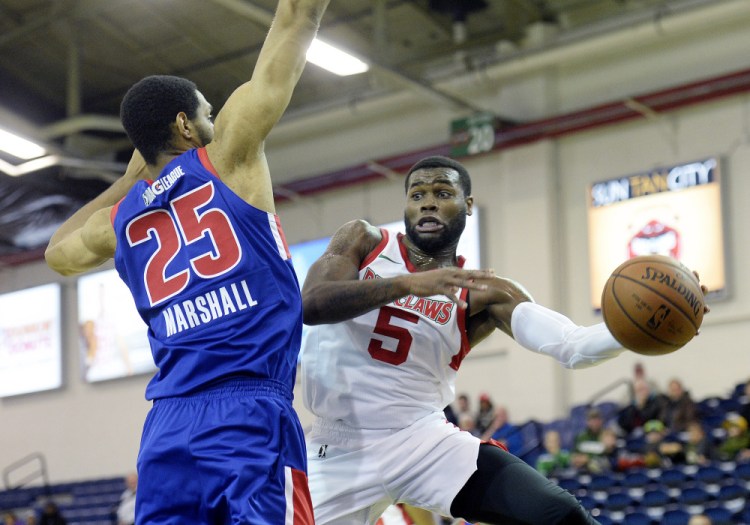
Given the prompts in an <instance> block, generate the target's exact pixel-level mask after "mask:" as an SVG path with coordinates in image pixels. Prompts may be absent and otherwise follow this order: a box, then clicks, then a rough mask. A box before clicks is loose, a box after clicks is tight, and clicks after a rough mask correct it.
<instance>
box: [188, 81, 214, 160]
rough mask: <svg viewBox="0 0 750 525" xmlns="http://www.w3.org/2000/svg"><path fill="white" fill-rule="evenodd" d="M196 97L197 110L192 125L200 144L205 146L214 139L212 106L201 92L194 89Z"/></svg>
mask: <svg viewBox="0 0 750 525" xmlns="http://www.w3.org/2000/svg"><path fill="white" fill-rule="evenodd" d="M196 95H197V97H198V110H197V111H196V114H195V118H194V119H193V121H192V122H193V125H194V126H195V130H196V132H197V133H198V139H199V140H200V141H201V146H205V145H206V144H208V143H209V142H211V141H212V140H213V139H214V121H213V116H212V114H211V113H212V112H213V106H211V104H209V103H208V101H207V100H206V97H204V96H203V93H201V92H200V91H196Z"/></svg>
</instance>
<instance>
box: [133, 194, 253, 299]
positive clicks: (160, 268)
mask: <svg viewBox="0 0 750 525" xmlns="http://www.w3.org/2000/svg"><path fill="white" fill-rule="evenodd" d="M213 196H214V185H213V184H211V183H210V182H207V183H206V184H204V185H203V186H200V187H198V188H196V189H194V190H193V191H191V192H189V193H186V194H184V195H180V196H179V197H177V198H176V199H174V200H172V201H171V202H170V205H171V206H172V212H173V213H172V214H170V213H169V212H167V211H166V210H156V211H151V212H148V213H145V214H143V215H140V216H138V217H136V218H135V219H133V220H132V221H130V223H129V224H128V226H127V228H126V235H127V239H128V243H129V244H130V246H137V245H139V244H140V243H142V242H145V241H148V240H151V239H154V240H155V241H156V250H155V251H154V253H153V254H152V255H151V257H150V258H149V260H148V262H147V263H146V269H145V271H144V284H145V287H146V293H147V294H148V298H149V302H150V303H151V306H154V305H157V304H159V303H160V302H162V301H164V300H166V299H169V298H170V297H173V296H174V295H176V294H178V293H180V292H181V291H182V290H184V289H185V287H186V286H187V285H188V282H189V280H190V270H189V269H188V268H184V269H182V270H179V271H177V272H175V273H173V274H172V275H169V276H168V275H167V265H169V263H170V262H172V260H173V259H174V258H175V257H176V256H177V253H178V252H179V251H180V249H181V248H182V247H183V239H184V243H185V245H188V244H190V243H193V242H196V241H198V240H200V239H203V238H205V237H206V236H208V238H209V239H210V240H211V244H212V246H213V248H212V249H209V250H206V251H204V252H203V253H200V254H198V255H196V256H194V257H192V258H191V259H190V266H191V268H192V270H193V271H194V272H195V273H196V274H197V275H199V276H200V277H203V278H211V277H216V276H217V275H221V274H223V273H225V272H227V271H229V270H231V269H232V268H234V267H235V266H236V265H237V263H238V262H240V258H241V257H242V250H241V248H240V243H239V241H238V240H237V235H236V234H235V232H234V228H233V227H232V223H231V222H230V221H229V218H228V217H227V216H226V214H225V213H224V212H223V211H222V210H220V209H219V208H208V209H206V210H203V211H201V212H200V213H199V212H198V209H199V208H202V207H203V206H205V205H206V204H208V203H209V202H211V200H212V199H213ZM180 234H182V235H180Z"/></svg>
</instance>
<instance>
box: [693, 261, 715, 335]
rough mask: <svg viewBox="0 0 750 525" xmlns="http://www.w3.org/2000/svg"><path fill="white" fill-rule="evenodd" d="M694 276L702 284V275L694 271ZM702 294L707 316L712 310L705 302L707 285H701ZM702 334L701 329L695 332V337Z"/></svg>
mask: <svg viewBox="0 0 750 525" xmlns="http://www.w3.org/2000/svg"><path fill="white" fill-rule="evenodd" d="M693 275H694V276H695V278H696V279H697V280H698V282H699V283H700V282H701V277H700V275H698V272H696V271H695V270H693ZM701 292H703V299H704V300H703V314H704V315H705V314H707V313H708V312H710V311H711V309H710V308H709V307H708V305H707V304H706V301H705V298H706V294H707V293H708V287H707V286H706V285H705V284H703V283H701ZM700 333H701V331H700V329H698V330H697V331H696V332H695V335H700Z"/></svg>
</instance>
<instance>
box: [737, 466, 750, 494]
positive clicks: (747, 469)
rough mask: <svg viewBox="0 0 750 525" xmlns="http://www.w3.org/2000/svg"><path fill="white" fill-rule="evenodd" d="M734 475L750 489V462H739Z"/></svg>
mask: <svg viewBox="0 0 750 525" xmlns="http://www.w3.org/2000/svg"><path fill="white" fill-rule="evenodd" d="M734 475H735V477H736V478H737V480H738V481H739V482H741V483H743V484H744V485H745V488H748V489H750V463H737V467H736V468H735V469H734Z"/></svg>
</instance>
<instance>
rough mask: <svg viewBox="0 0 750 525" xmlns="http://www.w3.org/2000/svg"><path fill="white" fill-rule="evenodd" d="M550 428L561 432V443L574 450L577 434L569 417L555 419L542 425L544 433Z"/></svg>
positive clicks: (564, 446)
mask: <svg viewBox="0 0 750 525" xmlns="http://www.w3.org/2000/svg"><path fill="white" fill-rule="evenodd" d="M548 430H555V431H556V432H557V433H559V434H560V444H561V445H562V448H564V449H568V450H573V445H574V441H575V434H574V432H573V427H572V426H571V424H570V420H569V419H567V418H566V419H555V420H554V421H550V422H549V423H544V424H543V425H542V435H544V433H545V432H547V431H548Z"/></svg>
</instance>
